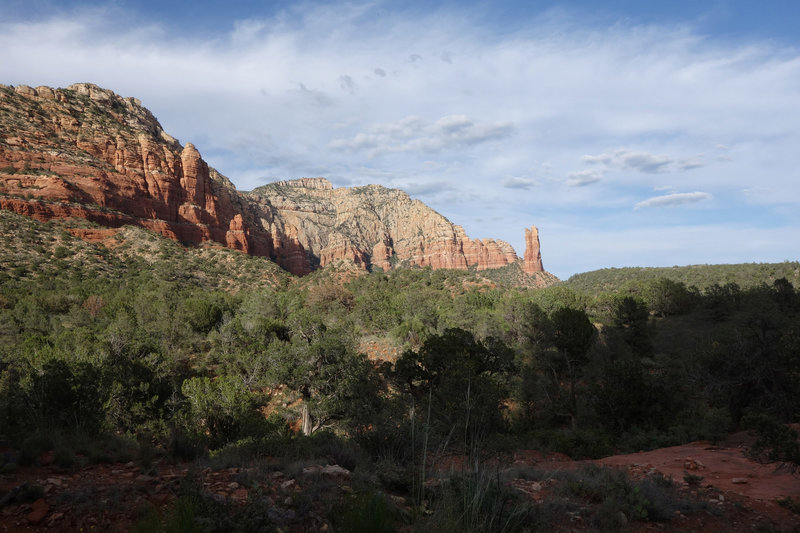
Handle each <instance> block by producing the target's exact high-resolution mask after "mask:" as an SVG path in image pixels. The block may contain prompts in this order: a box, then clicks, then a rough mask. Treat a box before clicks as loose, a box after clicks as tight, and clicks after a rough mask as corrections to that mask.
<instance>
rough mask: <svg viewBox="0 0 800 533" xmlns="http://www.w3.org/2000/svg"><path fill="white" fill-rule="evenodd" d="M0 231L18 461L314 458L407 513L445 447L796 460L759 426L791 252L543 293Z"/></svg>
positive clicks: (785, 324) (787, 295)
mask: <svg viewBox="0 0 800 533" xmlns="http://www.w3.org/2000/svg"><path fill="white" fill-rule="evenodd" d="M0 240H2V246H1V247H0V434H2V438H4V439H7V440H9V441H10V442H11V443H12V445H13V446H15V447H17V448H19V449H20V450H22V451H23V455H24V457H23V460H27V461H32V460H34V459H35V457H36V456H37V454H38V453H40V452H41V451H44V450H46V449H55V450H56V452H57V460H58V461H60V462H61V463H62V464H64V465H70V464H73V463H74V462H76V461H79V460H86V459H85V458H87V457H88V458H89V460H102V459H104V458H113V457H114V453H116V451H115V450H119V449H121V448H124V447H125V446H135V447H138V449H139V450H140V453H141V450H146V449H158V450H162V451H163V452H164V453H167V454H168V455H169V456H171V457H174V458H177V459H192V458H197V457H210V458H216V459H217V460H220V461H228V462H230V461H234V462H235V461H244V460H252V459H254V458H258V457H264V456H267V455H284V456H292V457H304V456H319V455H322V456H327V457H331V460H332V461H335V462H337V463H339V464H342V465H344V466H346V467H347V468H351V469H353V468H361V469H366V470H368V471H370V472H372V473H373V474H374V475H375V476H377V479H378V482H379V483H380V486H382V487H383V488H385V489H386V490H390V491H398V492H400V493H404V494H406V495H408V496H409V497H410V498H411V499H412V500H413V501H416V502H420V503H421V502H422V500H423V499H424V488H423V487H424V485H423V481H424V479H425V475H426V474H425V469H426V467H427V466H428V465H429V464H430V460H431V457H433V456H434V455H438V456H441V455H442V454H446V453H455V454H459V455H464V456H466V457H468V458H469V462H470V464H475V465H478V464H480V462H481V461H482V459H483V458H484V457H485V456H486V455H488V454H496V453H500V452H503V451H508V450H511V449H513V448H516V447H520V448H539V449H549V450H553V451H560V452H564V453H567V454H568V455H570V456H572V457H576V458H578V457H598V456H602V455H604V454H610V453H612V452H614V451H625V450H640V449H647V448H654V447H660V446H665V445H672V444H679V443H684V442H688V441H691V440H696V439H711V440H718V439H721V438H723V437H724V436H725V435H726V434H728V433H729V432H731V431H736V430H739V429H742V428H747V427H751V426H752V427H754V428H756V429H758V430H759V432H760V435H762V436H763V437H764V439H766V440H765V441H764V442H763V443H762V444H763V445H762V448H761V450H762V451H763V452H764V453H767V454H768V453H773V454H777V455H776V456H775V457H774V458H777V459H780V460H785V461H790V462H791V461H794V462H797V459H798V456H797V453H798V452H797V446H796V442H795V445H794V447H792V445H791V442H790V441H791V436H790V435H789V436H787V435H786V433H785V432H781V431H780V430H779V429H776V428H782V427H783V426H781V425H780V423H785V422H795V421H798V420H800V370H799V369H800V320H798V318H800V293H798V291H797V289H796V288H795V287H794V286H793V284H792V283H791V282H789V281H787V279H786V278H785V277H777V278H775V277H774V275H775V274H776V273H777V274H785V273H787V272H796V271H797V264H796V263H787V264H783V265H769V266H759V267H757V268H756V267H753V268H750V267H742V269H741V270H747V271H748V272H750V274H748V276H750V277H749V278H748V281H747V283H745V282H744V280H742V283H741V284H739V283H735V282H732V281H730V275H734V274H730V275H729V274H728V271H730V272H734V273H735V272H737V271H738V270H739V269H737V268H734V267H730V268H728V267H725V268H724V269H723V267H719V268H708V269H698V268H693V269H691V270H689V271H686V272H691V275H692V278H691V279H692V280H697V279H700V277H702V279H703V282H702V284H699V287H700V288H698V286H695V285H690V284H687V283H685V282H683V281H682V280H681V279H675V277H674V276H669V277H668V276H659V277H652V278H647V279H633V281H631V280H627V281H624V282H623V281H620V280H622V279H623V278H624V277H625V276H622V278H619V279H610V278H609V279H610V281H598V280H595V281H593V282H592V283H591V285H592V287H593V289H592V290H583V289H582V288H583V287H588V285H585V284H584V285H580V284H579V283H577V281H576V280H575V279H573V280H570V282H569V283H567V284H561V285H555V286H552V287H549V288H546V289H538V290H537V289H516V288H513V287H510V286H503V285H502V284H498V282H496V281H495V282H492V281H489V280H488V279H487V278H484V277H481V276H480V275H479V274H477V273H474V272H462V271H447V270H437V271H431V270H429V269H398V270H393V271H391V272H372V273H369V274H360V273H358V272H357V271H353V270H350V269H348V268H346V267H344V266H342V267H341V268H339V269H337V268H328V269H325V270H323V271H318V272H315V273H314V274H312V275H309V276H307V277H305V278H302V279H296V278H291V277H290V276H288V275H287V274H285V273H283V272H281V271H279V270H278V269H277V268H276V267H275V266H274V265H273V264H272V263H269V262H268V261H266V260H263V259H258V258H251V257H247V256H244V255H242V254H239V253H237V252H232V251H229V250H224V249H219V248H206V249H189V250H187V249H184V248H182V247H180V246H179V245H177V244H175V243H173V242H170V241H166V240H163V239H161V238H158V237H156V236H155V235H153V234H150V233H148V232H146V231H144V230H141V229H133V228H126V229H124V230H123V231H122V232H121V233H119V234H118V235H117V236H116V237H115V238H113V239H112V241H111V242H110V244H113V246H111V245H109V246H103V245H99V244H88V243H86V242H84V241H81V240H79V239H76V238H74V237H72V236H71V235H69V234H68V233H67V232H65V231H64V230H62V229H61V228H60V227H59V225H58V224H57V223H48V224H41V223H38V222H35V221H32V220H29V219H26V218H24V217H19V216H17V215H14V214H11V213H8V212H2V211H0ZM748 269H749V270H748ZM700 271H702V272H703V273H702V276H701V274H698V272H700ZM613 272H614V273H615V274H616V273H617V271H616V270H615V271H613ZM765 272H770V275H769V276H766V275H763V273H765ZM718 273H724V275H723V277H722V279H719V280H717V281H716V282H715V281H714V276H716V275H717V274H718ZM762 275H763V281H762V282H757V279H756V278H758V277H762ZM585 276H588V275H585ZM736 279H741V278H736ZM576 287H580V288H581V289H579V288H576ZM609 287H610V288H609ZM376 346H379V347H388V348H387V350H386V353H379V351H378V350H377V349H376ZM367 351H369V352H370V353H369V354H366V353H364V352H367ZM368 355H369V356H370V357H368ZM770 439H771V440H770ZM121 443H122V444H121ZM125 443H127V444H125ZM787 443H788V444H787ZM793 454H794V455H793ZM81 458H83V459H81ZM0 466H2V465H0ZM467 481H468V480H467ZM465 482H466V481H465ZM473 482H475V483H478V482H482V481H481V480H480V479H473ZM451 488H452V490H460V489H458V487H451ZM462 488H463V487H462ZM484 488H485V487H484ZM495 488H496V487H495ZM625 490H627V489H625ZM486 491H488V492H486V494H489V493H490V492H491V491H490V490H489V489H488V488H487V489H486ZM448 494H449V496H448ZM450 496H453V495H452V494H450V493H446V494H443V495H442V496H441V497H442V498H443V501H444V500H446V498H447V497H450ZM362 503H363V502H362ZM367 504H369V502H367V503H365V505H367ZM487 505H488V503H487ZM480 512H483V511H480ZM502 512H510V510H506V511H501V513H502ZM482 516H483V515H482ZM509 520H510V518H509ZM479 522H480V521H479ZM479 529H480V528H478V529H476V530H479Z"/></svg>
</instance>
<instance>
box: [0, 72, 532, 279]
mask: <svg viewBox="0 0 800 533" xmlns="http://www.w3.org/2000/svg"><path fill="white" fill-rule="evenodd" d="M0 208H2V209H9V210H13V211H16V212H18V213H21V214H25V215H28V216H31V217H34V218H37V219H40V220H48V219H51V218H68V217H76V218H84V219H87V220H90V221H93V222H96V223H98V224H100V225H102V226H106V227H109V228H118V227H121V226H123V225H126V224H132V225H138V226H142V227H145V228H148V229H150V230H153V231H156V232H158V233H160V234H161V235H163V236H165V237H168V238H171V239H175V240H178V241H181V242H184V243H195V244H196V243H203V242H209V241H211V242H216V243H219V244H220V245H222V246H226V247H229V248H233V249H236V250H240V251H242V252H244V253H248V254H253V255H260V256H265V257H270V258H271V259H273V260H274V261H276V262H277V263H278V264H279V265H281V266H282V267H283V268H285V269H286V270H288V271H290V272H292V273H294V274H299V275H302V274H306V273H309V272H311V271H312V270H314V269H316V268H320V267H324V266H325V265H328V264H331V263H334V262H337V261H342V260H345V261H350V262H353V263H355V264H356V265H359V266H361V267H363V268H374V267H380V268H383V269H390V268H393V267H394V266H396V265H408V266H421V267H431V268H435V269H436V268H457V269H467V268H470V267H474V268H476V269H478V270H483V269H491V268H499V267H504V266H507V265H511V264H515V263H518V262H522V264H523V268H524V270H525V272H527V273H531V274H533V273H537V272H542V266H541V254H540V253H539V241H538V232H537V231H536V228H535V227H534V228H533V229H532V230H526V243H527V250H526V252H525V259H524V261H523V260H520V259H519V258H518V257H517V254H516V253H515V251H514V249H513V248H512V247H511V245H510V244H508V243H506V242H503V241H499V240H493V239H484V240H479V239H471V238H469V237H468V236H467V235H466V233H465V232H464V230H463V228H461V226H457V225H455V224H452V223H451V222H450V221H448V220H447V219H446V218H445V217H443V216H442V215H440V214H439V213H437V212H435V211H434V210H432V209H430V208H429V207H427V206H426V205H424V204H423V203H422V202H419V201H417V200H412V199H411V198H410V197H409V196H408V195H407V194H406V193H404V192H403V191H399V190H396V189H387V188H385V187H381V186H378V185H367V186H365V187H356V188H345V187H341V188H334V187H333V185H332V184H331V183H330V182H329V181H328V180H326V179H324V178H301V179H297V180H288V181H279V182H276V183H272V184H269V185H265V186H263V187H259V188H258V189H256V190H254V191H252V192H249V193H242V192H239V191H237V190H236V189H235V187H234V186H233V184H232V183H231V182H230V181H229V180H228V179H227V178H225V177H224V176H223V175H221V174H220V173H219V172H217V171H216V170H214V169H213V168H210V167H209V166H208V164H207V163H206V162H205V161H204V160H203V158H202V157H201V155H200V153H199V151H198V150H197V148H196V147H195V146H194V145H192V144H191V143H186V145H185V146H182V145H181V144H180V143H179V142H178V141H177V140H176V139H175V138H173V137H172V136H170V135H169V134H167V133H166V132H164V130H163V129H162V127H161V125H160V124H159V122H158V120H157V119H156V118H155V117H154V116H153V115H152V113H150V111H148V110H147V109H145V108H144V107H142V105H141V102H140V101H139V100H137V99H135V98H123V97H120V96H118V95H116V94H115V93H113V92H112V91H109V90H107V89H103V88H100V87H98V86H96V85H93V84H89V83H78V84H74V85H71V86H69V87H67V88H66V89H52V88H49V87H36V88H33V87H29V86H26V85H18V86H16V87H11V86H7V85H0ZM78 234H80V235H85V237H86V238H99V236H100V235H101V234H103V232H100V233H97V234H96V235H95V233H94V232H91V231H90V232H85V231H84V232H78Z"/></svg>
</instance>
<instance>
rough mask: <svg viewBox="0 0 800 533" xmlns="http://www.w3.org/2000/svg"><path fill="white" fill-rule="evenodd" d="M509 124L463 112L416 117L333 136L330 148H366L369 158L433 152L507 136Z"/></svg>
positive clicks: (509, 132) (510, 131)
mask: <svg viewBox="0 0 800 533" xmlns="http://www.w3.org/2000/svg"><path fill="white" fill-rule="evenodd" d="M512 132H513V126H512V125H511V124H510V123H476V122H475V121H474V120H472V119H471V118H469V117H467V116H466V115H448V116H444V117H441V118H439V119H438V120H436V122H434V123H429V122H427V121H426V120H424V119H422V118H421V117H418V116H409V117H405V118H403V119H401V120H398V121H396V122H391V123H387V124H376V125H374V126H372V127H370V128H369V131H368V132H365V133H357V134H356V135H354V136H353V137H350V138H347V139H334V140H332V141H331V142H330V143H329V145H328V146H329V147H330V148H332V149H335V150H346V151H350V152H359V151H368V153H369V156H370V157H375V156H377V155H381V154H384V153H392V152H427V153H435V152H440V151H442V150H447V149H456V148H464V147H469V146H472V145H476V144H480V143H484V142H487V141H492V140H499V139H502V138H504V137H508V136H509V135H511V133H512Z"/></svg>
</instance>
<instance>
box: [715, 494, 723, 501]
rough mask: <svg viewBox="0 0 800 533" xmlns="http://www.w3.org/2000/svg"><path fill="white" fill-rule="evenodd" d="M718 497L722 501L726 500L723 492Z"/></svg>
mask: <svg viewBox="0 0 800 533" xmlns="http://www.w3.org/2000/svg"><path fill="white" fill-rule="evenodd" d="M717 499H718V500H719V501H721V502H724V501H725V496H723V495H722V494H720V495H719V496H718V497H717Z"/></svg>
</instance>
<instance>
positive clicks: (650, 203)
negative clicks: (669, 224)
mask: <svg viewBox="0 0 800 533" xmlns="http://www.w3.org/2000/svg"><path fill="white" fill-rule="evenodd" d="M711 198H712V196H711V194H709V193H707V192H699V191H698V192H678V193H673V194H665V195H663V196H653V197H652V198H648V199H647V200H643V201H641V202H639V203H637V204H636V206H635V207H634V209H645V208H648V207H678V206H681V205H687V204H696V203H697V202H702V201H704V200H710V199H711Z"/></svg>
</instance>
